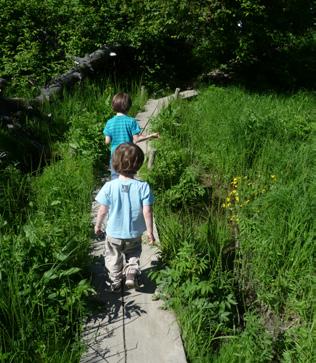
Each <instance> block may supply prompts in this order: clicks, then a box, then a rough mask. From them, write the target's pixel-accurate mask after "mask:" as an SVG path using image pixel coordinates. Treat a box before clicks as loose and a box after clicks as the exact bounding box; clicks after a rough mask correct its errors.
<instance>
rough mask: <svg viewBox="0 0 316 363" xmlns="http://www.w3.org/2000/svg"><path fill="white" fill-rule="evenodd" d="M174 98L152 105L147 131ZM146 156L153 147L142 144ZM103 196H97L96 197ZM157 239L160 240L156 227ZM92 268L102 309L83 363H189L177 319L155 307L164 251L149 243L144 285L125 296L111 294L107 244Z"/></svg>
mask: <svg viewBox="0 0 316 363" xmlns="http://www.w3.org/2000/svg"><path fill="white" fill-rule="evenodd" d="M178 95H179V96H180V97H183V98H186V97H191V96H195V95H196V92H195V91H186V92H180V93H179V94H178ZM173 97H174V96H169V97H164V98H160V99H157V100H148V102H147V104H146V105H145V111H144V112H141V113H139V114H137V116H136V119H137V120H138V122H139V125H140V127H141V128H143V129H144V128H145V130H144V131H145V133H146V131H147V130H146V129H148V128H149V122H150V118H152V117H154V116H156V115H157V114H158V113H159V111H160V110H161V109H162V108H163V107H165V106H166V105H167V104H168V103H169V102H170V100H171V99H172V98H173ZM139 145H140V146H141V148H142V149H143V151H144V152H145V154H147V153H148V150H149V143H148V142H146V143H145V142H143V143H140V144H139ZM96 192H97V191H96ZM96 211H97V204H96V203H95V202H93V205H92V217H93V221H94V220H95V217H96ZM154 234H155V238H156V240H157V241H159V237H158V234H157V229H156V226H154ZM91 253H92V256H93V257H94V264H93V266H91V273H92V276H93V282H94V287H95V289H96V291H97V298H98V302H99V305H100V304H101V307H102V308H101V309H99V312H98V313H95V314H94V315H93V316H91V317H90V318H89V319H88V320H87V322H86V324H85V329H84V334H83V336H84V341H85V343H86V344H87V347H88V349H87V351H86V353H84V355H83V356H82V358H81V360H80V363H101V362H109V363H118V362H123V363H127V362H128V363H136V362H137V363H186V357H185V352H184V349H183V345H182V341H181V337H180V331H179V327H178V324H177V321H176V318H175V316H174V314H173V313H172V312H171V311H167V310H163V309H161V307H162V304H163V303H162V301H159V300H158V301H154V299H153V294H154V292H155V288H156V286H155V284H154V283H153V282H152V281H151V280H150V278H149V277H148V272H149V271H150V270H152V268H153V264H154V261H156V260H157V253H158V249H157V248H156V247H151V246H149V245H148V244H146V243H143V252H142V255H141V260H140V264H141V269H142V285H141V286H140V288H138V289H137V290H134V289H132V290H124V291H121V292H120V293H112V292H108V291H106V278H107V277H106V272H105V268H104V241H93V249H92V252H91Z"/></svg>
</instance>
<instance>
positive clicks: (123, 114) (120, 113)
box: [116, 112, 125, 116]
mask: <svg viewBox="0 0 316 363" xmlns="http://www.w3.org/2000/svg"><path fill="white" fill-rule="evenodd" d="M116 116H125V113H122V112H117V113H116Z"/></svg>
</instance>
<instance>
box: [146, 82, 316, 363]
mask: <svg viewBox="0 0 316 363" xmlns="http://www.w3.org/2000/svg"><path fill="white" fill-rule="evenodd" d="M314 104H315V97H314V95H313V94H308V93H303V92H302V93H298V94H295V95H292V96H280V95H276V94H266V95H259V94H251V93H247V92H245V91H243V90H240V89H236V88H228V89H224V88H215V87H211V88H209V89H206V90H204V91H202V92H201V93H200V95H199V96H198V97H197V99H196V100H193V101H191V102H186V101H181V100H178V101H177V102H175V103H174V104H173V105H172V106H171V107H169V108H167V109H166V110H165V111H164V112H162V113H161V115H160V116H158V117H157V119H156V120H155V122H154V125H153V127H154V129H155V131H158V132H160V134H161V139H160V140H158V141H156V144H155V147H156V148H157V158H156V164H155V167H154V169H153V171H152V172H151V173H149V174H148V180H149V182H150V183H151V184H152V185H153V187H154V189H155V193H156V195H157V203H156V213H157V216H158V218H157V224H158V228H159V232H160V233H161V240H162V242H161V243H162V258H163V261H164V263H165V265H166V266H168V269H167V273H166V272H165V271H163V272H161V276H160V277H159V278H158V281H159V283H160V284H161V286H163V288H164V289H165V291H167V292H166V296H167V300H168V301H169V303H170V305H171V306H172V307H173V308H174V309H175V310H176V312H177V313H178V319H179V321H180V323H181V326H182V331H183V337H184V342H185V345H186V349H187V353H188V357H189V360H190V361H191V362H202V361H214V362H215V361H220V362H221V361H225V359H226V361H232V362H235V361H236V362H257V361H258V362H259V361H262V362H265V361H267V362H268V361H282V362H283V361H284V362H288V361H304V359H305V361H306V362H312V342H313V338H312V334H311V332H312V330H313V326H314V324H315V320H314V310H313V302H314V301H315V300H314V298H315V296H314V294H313V290H312V286H313V282H314V278H313V276H314V275H313V266H314V265H313V258H314V257H313V256H314V247H313V238H314V237H313V236H314V222H313V215H314V213H313V211H314V209H313V204H312V200H313V195H314V191H315V180H314V179H313V175H314V174H313V160H314V154H313V145H312V144H313V143H312V140H313V139H312V135H313V130H314V129H315V123H314V122H315V111H314ZM177 211H179V212H177ZM203 226H204V227H203ZM220 226H222V227H220ZM224 226H226V232H225V233H223V232H220V231H224V230H225V228H224ZM201 231H202V232H201ZM210 231H213V232H212V233H210ZM214 231H216V232H214ZM227 231H228V232H227ZM193 236H194V237H193ZM187 244H189V245H190V244H192V246H193V247H192V250H190V251H189V252H188V251H187V254H188V256H192V258H191V259H189V262H188V265H189V266H187V268H188V269H189V270H190V269H192V268H193V267H194V261H195V260H194V256H195V254H197V256H200V257H199V258H201V261H203V260H204V259H206V261H207V263H206V265H207V267H205V270H203V273H202V274H193V275H192V276H188V275H181V276H180V277H177V276H178V270H179V269H181V266H182V264H183V263H184V262H183V258H180V256H182V252H181V251H182V250H183V248H185V246H187ZM211 246H213V252H212V253H210V250H211ZM236 246H237V248H236ZM158 275H159V274H158ZM214 276H215V277H214ZM176 277H177V280H176V282H174V279H175V278H176ZM205 281H207V282H208V283H209V284H210V285H212V286H213V285H214V286H216V287H221V288H220V289H218V288H217V289H215V290H216V292H215V293H214V294H210V295H208V296H203V293H200V294H199V293H197V292H196V291H194V290H192V295H190V294H189V296H188V293H187V291H188V289H187V287H188V286H187V284H188V283H189V284H192V283H194V285H195V286H199V284H202V285H203V284H205ZM223 286H226V288H224V289H223V288H222V287H223ZM228 286H229V287H228ZM189 290H190V289H189ZM228 296H232V300H235V301H236V302H237V305H236V306H235V307H234V305H232V306H229V304H225V301H226V300H227V297H228ZM201 299H205V301H204V302H203V303H202V302H201V301H202V300H201ZM191 300H192V301H191ZM187 301H190V302H191V303H190V308H186V305H185V302H187ZM223 302H224V303H223ZM205 304H206V305H205ZM208 304H211V305H212V308H210V307H208V308H205V306H208ZM216 304H218V306H221V304H222V306H223V308H222V309H223V310H222V311H224V312H227V313H228V315H227V317H228V319H227V321H221V320H220V319H221V318H220V317H221V314H220V312H221V311H220V310H216V308H215V306H216ZM196 314H197V316H200V318H199V319H195V318H193V317H194V316H195V315H196ZM212 314H213V315H212ZM210 316H213V317H214V319H215V320H214V321H213V322H212V323H210V321H209V319H210ZM247 317H248V318H247ZM249 317H251V318H249ZM270 325H272V326H274V327H275V328H274V330H273V331H271V330H269V326H270ZM214 332H215V333H214ZM303 337H305V338H306V337H308V338H307V339H305V338H303ZM256 339H257V340H258V339H259V340H258V341H260V342H261V343H260V344H259V343H258V344H257V345H256V343H255V342H256V341H257V340H256ZM221 343H222V344H221ZM238 347H239V348H238ZM303 347H304V349H303ZM235 349H238V350H239V351H240V350H241V351H242V352H240V353H239V355H238V354H237V355H236V354H233V353H232V352H233V351H234V350H235ZM229 355H231V357H230V358H228V356H229ZM291 359H292V360H291Z"/></svg>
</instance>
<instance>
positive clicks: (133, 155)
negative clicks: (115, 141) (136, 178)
mask: <svg viewBox="0 0 316 363" xmlns="http://www.w3.org/2000/svg"><path fill="white" fill-rule="evenodd" d="M144 158H145V156H144V153H143V150H142V149H141V148H140V147H139V146H138V145H136V144H133V143H131V142H126V143H124V144H121V145H119V146H118V147H117V148H116V149H115V152H114V154H113V156H112V166H113V168H114V170H115V171H116V172H117V173H119V174H121V175H124V176H129V175H134V174H136V173H137V171H138V170H139V169H140V167H141V166H142V165H143V162H144Z"/></svg>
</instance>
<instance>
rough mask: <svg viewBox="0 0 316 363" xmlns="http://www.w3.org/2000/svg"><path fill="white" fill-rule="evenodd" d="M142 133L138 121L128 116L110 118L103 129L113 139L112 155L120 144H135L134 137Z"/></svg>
mask: <svg viewBox="0 0 316 363" xmlns="http://www.w3.org/2000/svg"><path fill="white" fill-rule="evenodd" d="M140 132H141V129H140V127H139V125H138V123H137V121H136V120H135V119H134V118H133V117H130V116H127V115H116V116H114V117H112V118H110V119H109V120H108V121H107V123H106V124H105V127H104V129H103V134H104V135H105V136H109V137H110V138H111V155H112V154H113V153H114V151H115V149H116V148H117V147H118V146H119V145H120V144H123V143H125V142H133V135H137V134H139V133H140Z"/></svg>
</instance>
